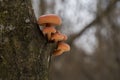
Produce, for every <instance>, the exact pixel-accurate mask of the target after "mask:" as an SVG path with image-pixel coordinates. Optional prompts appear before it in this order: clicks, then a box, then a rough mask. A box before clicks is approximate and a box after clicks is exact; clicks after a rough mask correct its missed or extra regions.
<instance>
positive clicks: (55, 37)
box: [51, 32, 67, 42]
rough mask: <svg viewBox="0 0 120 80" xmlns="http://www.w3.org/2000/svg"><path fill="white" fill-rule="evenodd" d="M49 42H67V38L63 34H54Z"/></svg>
mask: <svg viewBox="0 0 120 80" xmlns="http://www.w3.org/2000/svg"><path fill="white" fill-rule="evenodd" d="M51 40H52V41H55V42H59V41H65V40H67V36H66V35H64V34H61V33H60V32H56V33H54V34H53V35H52V36H51Z"/></svg>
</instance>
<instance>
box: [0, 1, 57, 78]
mask: <svg viewBox="0 0 120 80" xmlns="http://www.w3.org/2000/svg"><path fill="white" fill-rule="evenodd" d="M55 47H56V44H54V43H52V42H48V41H47V40H46V39H45V38H44V36H43V35H42V32H41V31H40V30H39V26H38V24H37V22H36V20H35V17H34V14H33V10H32V7H31V2H30V0H0V80H48V72H49V67H48V65H49V60H48V59H49V57H50V54H51V53H52V52H53V50H54V48H55Z"/></svg>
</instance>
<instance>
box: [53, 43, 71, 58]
mask: <svg viewBox="0 0 120 80" xmlns="http://www.w3.org/2000/svg"><path fill="white" fill-rule="evenodd" d="M67 51H70V46H69V45H68V44H66V43H64V42H59V43H58V47H57V49H56V50H55V51H54V53H53V55H54V56H59V55H61V54H63V52H67Z"/></svg>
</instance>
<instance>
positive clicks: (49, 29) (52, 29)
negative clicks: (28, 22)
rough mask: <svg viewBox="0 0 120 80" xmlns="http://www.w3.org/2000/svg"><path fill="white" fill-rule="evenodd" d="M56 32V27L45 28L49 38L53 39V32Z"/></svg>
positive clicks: (44, 32)
mask: <svg viewBox="0 0 120 80" xmlns="http://www.w3.org/2000/svg"><path fill="white" fill-rule="evenodd" d="M55 32H56V29H55V28H54V27H45V28H44V29H43V34H44V35H47V38H48V40H50V39H51V34H52V33H55Z"/></svg>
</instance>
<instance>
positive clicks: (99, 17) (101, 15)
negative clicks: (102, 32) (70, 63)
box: [68, 0, 119, 44]
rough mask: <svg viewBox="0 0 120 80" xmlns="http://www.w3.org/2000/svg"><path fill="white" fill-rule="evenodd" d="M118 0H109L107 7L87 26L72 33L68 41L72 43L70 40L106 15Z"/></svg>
mask: <svg viewBox="0 0 120 80" xmlns="http://www.w3.org/2000/svg"><path fill="white" fill-rule="evenodd" d="M117 1H119V0H111V3H110V4H109V5H108V7H107V8H106V10H105V11H103V12H102V13H101V14H100V15H98V16H97V17H96V18H95V19H94V20H93V21H92V22H91V23H90V24H88V25H87V26H85V28H84V29H83V30H81V31H80V32H79V33H77V34H74V35H73V36H71V37H70V39H69V41H68V42H69V43H70V44H72V42H73V41H74V40H75V39H76V38H77V37H79V36H81V35H82V34H83V33H84V32H85V31H86V30H87V29H89V28H90V27H92V25H94V24H96V23H98V22H99V21H100V20H101V19H102V18H103V17H105V16H107V15H108V14H109V13H110V12H111V11H112V9H113V8H114V6H115V4H116V2H117Z"/></svg>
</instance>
